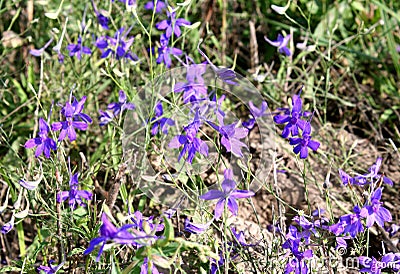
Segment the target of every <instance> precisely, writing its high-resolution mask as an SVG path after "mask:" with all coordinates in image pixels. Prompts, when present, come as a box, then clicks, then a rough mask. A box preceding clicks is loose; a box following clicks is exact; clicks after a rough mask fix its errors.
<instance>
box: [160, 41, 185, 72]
mask: <svg viewBox="0 0 400 274" xmlns="http://www.w3.org/2000/svg"><path fill="white" fill-rule="evenodd" d="M168 44H169V39H168V38H167V37H166V36H165V35H164V34H163V35H161V37H160V47H159V48H158V57H157V59H156V62H157V64H161V63H164V64H165V66H166V67H167V68H170V67H171V64H172V61H171V54H172V55H174V56H176V55H181V54H182V50H180V49H178V48H173V47H169V46H168Z"/></svg>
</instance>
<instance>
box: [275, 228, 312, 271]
mask: <svg viewBox="0 0 400 274" xmlns="http://www.w3.org/2000/svg"><path fill="white" fill-rule="evenodd" d="M306 235H307V234H306ZM303 237H304V234H301V233H299V232H298V230H297V228H296V227H294V226H290V227H289V232H288V234H287V235H286V241H285V242H284V243H283V244H282V247H283V248H284V249H289V250H290V252H291V254H292V255H294V258H293V257H292V258H289V260H288V262H287V264H286V268H285V273H292V272H293V271H294V272H295V273H302V274H303V273H305V274H306V273H308V266H307V262H306V260H307V259H310V258H312V257H313V256H314V255H313V252H312V250H311V249H306V247H305V246H304V247H303V245H304V243H307V244H308V242H309V238H306V239H305V242H303V241H302V238H303ZM301 248H302V249H304V251H300V249H301ZM287 255H290V253H288V254H287Z"/></svg>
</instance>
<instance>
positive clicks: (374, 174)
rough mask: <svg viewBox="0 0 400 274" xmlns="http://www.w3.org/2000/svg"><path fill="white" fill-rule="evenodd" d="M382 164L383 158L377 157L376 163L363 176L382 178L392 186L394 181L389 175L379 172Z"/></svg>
mask: <svg viewBox="0 0 400 274" xmlns="http://www.w3.org/2000/svg"><path fill="white" fill-rule="evenodd" d="M381 165H382V158H381V157H378V159H376V162H375V164H373V165H372V166H371V167H370V168H369V169H368V171H369V173H367V174H364V175H363V177H366V178H371V180H372V179H381V178H382V181H383V182H384V183H385V184H388V185H390V186H393V182H392V180H390V179H389V178H388V177H386V176H384V175H383V174H380V173H379V169H380V168H381Z"/></svg>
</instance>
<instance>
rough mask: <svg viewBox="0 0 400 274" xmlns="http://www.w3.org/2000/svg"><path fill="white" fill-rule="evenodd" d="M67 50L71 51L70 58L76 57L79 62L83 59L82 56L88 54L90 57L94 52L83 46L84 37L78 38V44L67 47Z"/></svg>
mask: <svg viewBox="0 0 400 274" xmlns="http://www.w3.org/2000/svg"><path fill="white" fill-rule="evenodd" d="M67 50H68V51H69V56H71V57H72V56H74V55H76V58H78V60H81V59H82V54H87V55H90V54H92V50H91V49H90V48H88V47H85V46H82V37H81V36H79V37H78V41H77V43H76V44H69V45H68V46H67Z"/></svg>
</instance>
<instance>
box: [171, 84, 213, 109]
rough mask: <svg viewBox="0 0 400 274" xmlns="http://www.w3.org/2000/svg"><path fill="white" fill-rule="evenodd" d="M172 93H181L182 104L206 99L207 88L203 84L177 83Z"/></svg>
mask: <svg viewBox="0 0 400 274" xmlns="http://www.w3.org/2000/svg"><path fill="white" fill-rule="evenodd" d="M174 92H183V103H184V104H187V103H188V102H196V101H199V100H201V99H204V98H206V97H207V95H208V93H207V88H206V87H205V86H204V84H199V83H194V82H187V83H183V82H179V83H176V84H175V86H174Z"/></svg>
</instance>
